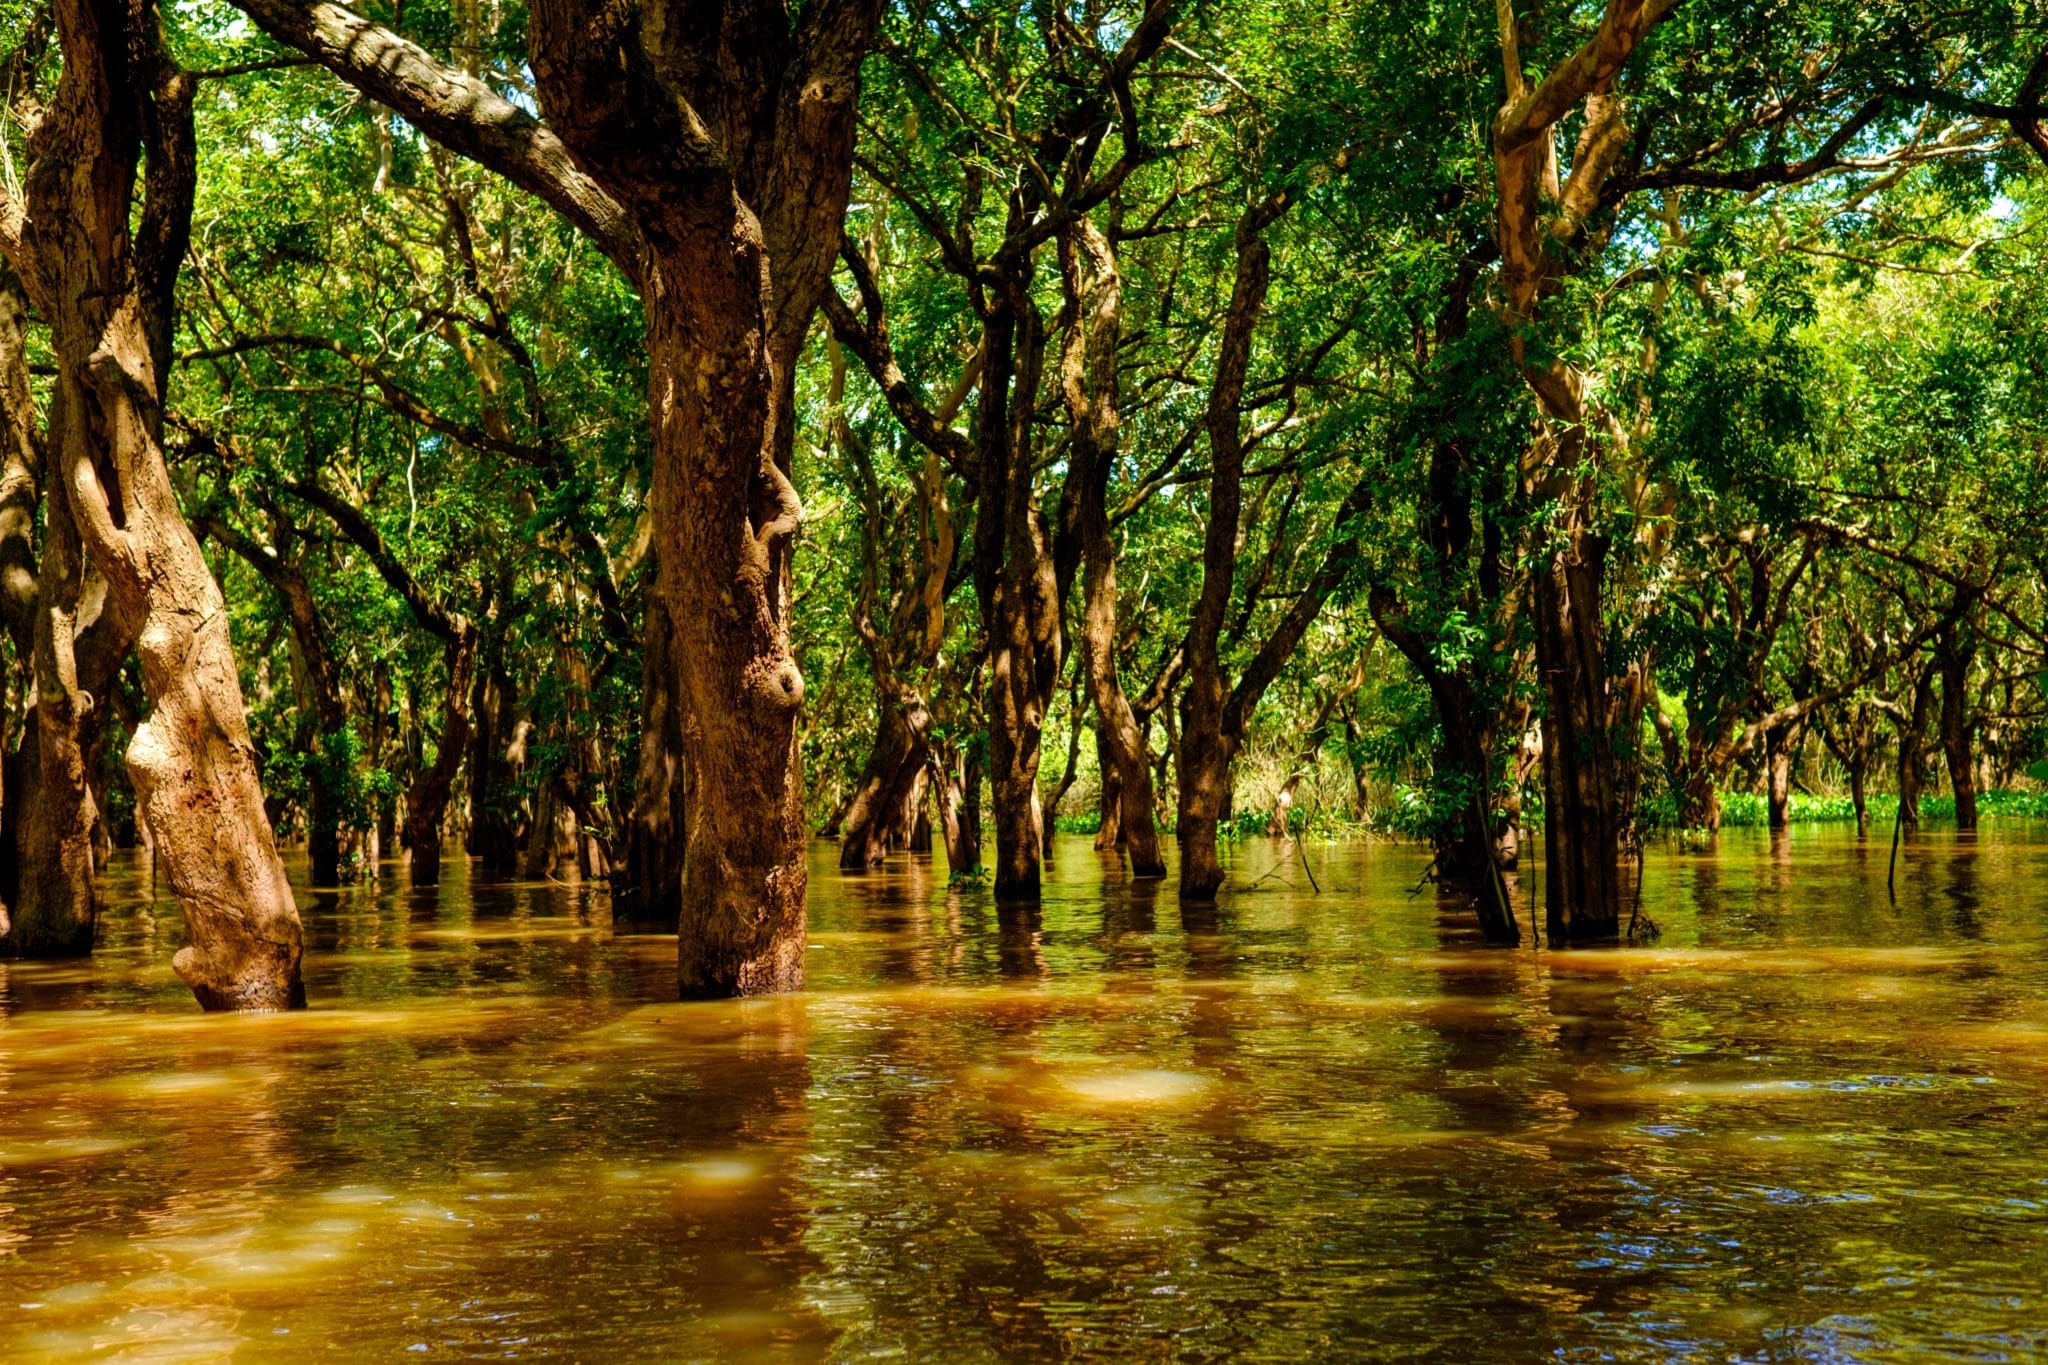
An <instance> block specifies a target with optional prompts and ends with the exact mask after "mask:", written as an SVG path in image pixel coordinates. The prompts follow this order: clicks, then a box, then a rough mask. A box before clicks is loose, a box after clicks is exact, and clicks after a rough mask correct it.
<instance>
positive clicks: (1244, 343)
mask: <svg viewBox="0 0 2048 1365" xmlns="http://www.w3.org/2000/svg"><path fill="white" fill-rule="evenodd" d="M1284 204H1285V201H1284V200H1269V201H1267V202H1266V203H1264V204H1261V205H1257V206H1255V207H1253V208H1251V209H1249V210H1247V211H1246V212H1245V213H1244V214H1243V215H1242V216H1241V217H1240V218H1239V219H1238V223H1237V228H1236V233H1235V243H1234V245H1235V247H1236V252H1237V266H1236V273H1235V278H1234V280H1233V281H1232V285H1231V294H1230V305H1229V311H1228V313H1226V315H1225V317H1224V324H1223V335H1222V339H1221V341H1220V343H1219V345H1218V349H1217V356H1216V373H1215V377H1214V379H1213V380H1212V381H1211V383H1210V388H1209V401H1208V405H1207V409H1206V411H1205V413H1204V417H1205V421H1206V426H1207V429H1208V436H1209V452H1210V457H1211V466H1212V467H1211V472H1210V475H1209V517H1208V522H1207V525H1206V526H1205V528H1204V532H1203V541H1202V588H1201V594H1200V596H1199V597H1198V599H1197V601H1196V604H1195V614H1194V621H1193V623H1192V624H1191V625H1190V626H1189V629H1188V644H1187V651H1188V681H1187V690H1186V692H1185V694H1184V695H1183V696H1182V698H1181V733H1180V822H1179V825H1178V828H1177V831H1176V833H1177V836H1178V838H1179V839H1180V893H1181V895H1182V896H1183V897H1184V898H1186V899H1189V900H1210V899H1213V898H1214V897H1215V895H1216V892H1217V889H1218V888H1219V887H1221V886H1222V885H1223V864H1222V862H1221V860H1220V859H1219V858H1218V857H1217V852H1216V832H1217V828H1218V825H1219V822H1220V820H1221V817H1222V814H1223V807H1224V803H1225V802H1226V801H1227V800H1228V797H1229V786H1230V762H1231V759H1232V758H1233V757H1234V756H1235V755H1234V752H1233V751H1234V748H1235V743H1234V740H1235V737H1234V736H1231V735H1227V734H1225V733H1224V709H1225V704H1226V703H1227V701H1228V700H1229V698H1228V693H1227V690H1226V688H1225V686H1224V681H1223V666H1222V662H1221V660H1220V659H1219V658H1218V654H1217V646H1218V642H1219V637H1220V635H1221V634H1222V629H1223V617H1224V613H1225V611H1226V610H1227V609H1228V608H1229V605H1230V591H1231V582H1232V579H1233V577H1234V575H1235V570H1236V565H1237V539H1238V521H1239V517H1240V514H1241V510H1242V507H1243V502H1244V460H1245V442H1244V434H1243V432H1242V430H1241V425H1242V422H1243V414H1242V412H1241V408H1242V405H1243V400H1244V388H1245V379H1246V375H1247V372H1248V370H1249V368H1250V363H1251V348H1252V335H1253V333H1254V331H1255V330H1256V329H1257V326H1258V320H1259V315H1260V313H1261V312H1262V310H1263V309H1264V308H1265V304H1266V291H1267V289H1268V287H1269V286H1270V285H1271V283H1272V274H1273V271H1272V259H1273V253H1272V248H1271V247H1269V246H1268V245H1267V244H1266V241H1265V239H1264V237H1263V236H1261V234H1262V233H1263V232H1264V231H1265V229H1266V228H1267V227H1268V226H1270V225H1271V224H1272V222H1273V221H1274V220H1275V219H1276V218H1278V217H1279V216H1280V213H1281V210H1282V208H1283V207H1284Z"/></svg>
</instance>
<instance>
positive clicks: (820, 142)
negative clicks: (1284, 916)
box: [0, 0, 2048, 1008]
mask: <svg viewBox="0 0 2048 1365" xmlns="http://www.w3.org/2000/svg"><path fill="white" fill-rule="evenodd" d="M0 61H4V64H5V65H4V69H0V84H4V100H5V111H4V115H0V118H4V122H0V152H4V157H0V257H4V262H5V265H4V269H0V459H4V468H0V608H4V614H5V625H6V634H7V644H8V648H9V658H10V663H9V667H8V672H7V685H6V692H5V700H6V703H7V706H6V711H5V716H6V721H7V732H6V733H7V746H6V750H7V752H6V784H5V796H4V805H0V900H4V903H5V906H6V910H5V912H4V915H5V917H4V918H0V946H4V948H5V949H6V950H8V951H12V952H15V953H19V954H27V955H60V954H66V953H76V952H83V951H87V950H89V948H90V945H91V939H92V932H93V922H94V915H95V913H96V900H95V896H96V892H95V889H94V877H93V871H94V867H95V863H96V860H98V859H100V858H103V857H104V850H105V846H106V845H107V843H108V842H109V841H110V840H112V839H115V838H117V837H118V838H122V839H126V838H129V837H140V838H143V839H146V840H147V841H148V842H149V843H150V845H151V846H152V847H153V849H154V850H155V853H156V856H157V857H158V858H159V859H160V862H161V866H162V868H163V869H164V871H165V873H166V874H167V877H168V881H169V884H170V888H171V890H172V891H173V893H174V894H175V895H176V896H177V898H178V899H179V901H180V903H181V904H182V906H183V907H184V910H185V914H186V921H187V925H188V933H189V938H190V944H189V946H188V947H187V948H185V949H184V950H182V951H181V952H180V954H179V955H178V959H177V963H176V966H177V969H178V971H179V973H180V974H181V975H182V976H183V977H184V978H185V980H186V981H188V982H189V983H190V984H191V985H192V987H193V989H194V991H195V993H196V994H197V995H198V997H199V999H200V1001H201V1003H202V1004H204V1005H206V1006H208V1007H215V1008H264V1007H270V1008H275V1007H283V1006H288V1005H293V1004H297V1003H300V1002H301V1001H302V1000H303V990H302V988H301V986H300V982H299V957H300V952H301V933H300V928H299V922H298V917H297V912H296V909H295V906H294V902H293V898H292V893H291V890H290V887H289V886H288V884H287V882H286V879H285V875H284V871H283V867H282V864H281V863H280V860H279V857H278V853H277V845H278V839H279V837H280V833H281V832H282V833H285V834H290V835H292V836H293V837H303V838H304V840H305V842H306V845H307V848H308V851H309V855H310V859H311V864H312V876H313V878H314V880H315V881H316V882H318V883H322V884H327V883H332V882H334V881H337V880H341V879H344V878H346V877H348V876H351V875H357V874H359V873H369V874H374V872H375V869H376V868H377V866H378V864H379V862H380V860H382V859H384V858H386V857H388V856H390V855H392V854H393V853H395V852H399V851H402V852H403V854H404V856H405V858H406V860H407V862H408V865H409V874H408V875H410V876H411V877H412V878H413V880H414V881H415V882H419V883H430V882H432V881H434V880H435V879H436V878H437V877H438V875H439V869H440V865H441V861H442V858H443V847H444V842H445V841H447V840H449V839H451V838H453V839H460V840H461V841H462V843H463V845H464V846H465V849H466V852H467V853H468V854H469V855H471V856H473V857H475V858H476V859H477V860H478V864H477V865H478V867H479V869H480V870H481V871H482V872H483V873H485V874H500V875H528V876H586V877H606V878H609V879H610V880H611V882H612V885H613V888H614V899H615V907H616V913H617V914H618V915H619V916H621V917H622V918H626V917H631V918H634V919H638V920H642V921H646V922H650V923H654V924H657V925H660V926H662V927H664V928H667V927H671V926H672V927H674V928H675V930H676V932H677V938H678V944H679V967H678V983H679V988H680V990H681V992H682V993H683V994H684V995H686V996H701V995H729V994H747V993H754V992H764V991H776V990H784V989H790V988H794V987H796V986H798V985H800V984H801V979H802V960H803V958H802V954H803V929H804V925H803V908H804V896H805V881H806V871H805V866H806V863H805V852H806V845H807V843H808V841H809V839H810V837H811V836H812V834H813V833H814V832H817V831H821V830H822V831H824V832H827V833H831V834H835V835H836V836H837V837H838V838H839V840H840V844H839V849H840V863H841V866H842V867H843V868H845V869H848V870H855V871H857V870H859V869H862V868H865V867H867V866H869V865H872V864H874V863H876V862H878V861H880V860H881V859H882V858H883V856H884V855H885V854H886V853H887V852H888V851H889V850H891V849H892V848H898V847H902V846H904V845H906V844H907V845H911V846H918V845H920V844H922V845H923V846H925V847H929V846H930V844H931V843H932V842H933V840H934V828H933V827H934V825H936V827H937V837H938V839H939V840H941V841H942V842H943V844H944V846H945V850H946V855H947V857H948V860H949V863H950V864H951V866H952V867H953V868H954V869H955V872H956V874H961V875H970V874H971V875H980V870H981V869H982V867H983V866H984V865H986V866H987V868H988V873H987V875H989V876H990V877H991V878H992V880H993V883H994V890H995V893H996V894H997V895H998V896H999V897H1001V898H1003V899H1004V900H1006V901H1018V900H1022V901H1029V900H1030V899H1032V898H1034V897H1035V896H1036V895H1037V893H1038V882H1039V876H1040V868H1041V866H1042V863H1043V859H1044V855H1045V851H1046V849H1047V847H1048V841H1049V839H1050V836H1051V830H1052V822H1053V818H1054V814H1055V812H1056V811H1057V809H1058V807H1059V805H1060V802H1061V801H1062V800H1063V799H1064V798H1065V797H1066V796H1067V794H1068V792H1069V791H1070V789H1071V788H1072V787H1073V785H1074V781H1075V775H1076V772H1077V771H1078V770H1079V769H1080V768H1081V767H1083V766H1085V765H1086V764H1088V763H1092V765H1093V767H1094V769H1095V771H1096V773H1097V779H1096V781H1095V782H1094V784H1093V787H1094V790H1095V792H1096V800H1097V806H1098V815H1099V832H1098V834H1097V836H1096V838H1097V844H1098V847H1101V848H1103V849H1105V850H1120V851H1121V853H1122V854H1123V856H1124V857H1125V859H1126V860H1127V864H1128V868H1129V874H1130V875H1131V876H1133V877H1159V876H1164V875H1165V873H1166V860H1165V858H1164V856H1163V854H1162V847H1163V845H1164V844H1165V842H1166V841H1167V840H1168V839H1169V838H1172V839H1175V840H1177V842H1178V849H1179V857H1178V867H1179V872H1178V877H1179V890H1180V893H1181V894H1182V895H1183V896H1184V897H1188V898H1191V899H1203V898H1208V897H1213V896H1214V895H1215V894H1216V893H1217V890H1218V888H1219V887H1220V885H1221V884H1222V882H1223V879H1224V873H1223V868H1222V865H1221V862H1220V860H1219V854H1218V843H1219V838H1222V837H1224V833H1223V832H1224V831H1225V830H1226V828H1227V827H1228V824H1229V821H1230V820H1231V818H1232V814H1233V812H1232V805H1233V773H1234V771H1235V770H1236V766H1237V760H1238V758H1239V757H1240V755H1241V754H1243V753H1244V752H1245V750H1246V747H1247V745H1248V744H1250V743H1252V742H1253V741H1254V740H1255V739H1261V738H1263V739H1264V741H1265V742H1267V743H1269V744H1272V745H1275V746H1277V747H1279V748H1281V749H1283V750H1284V751H1286V752H1287V753H1289V754H1290V755H1294V756H1295V757H1296V761H1297V762H1298V763H1299V764H1302V765H1306V764H1310V763H1312V762H1314V761H1315V759H1316V757H1317V756H1318V755H1319V754H1320V753H1321V752H1322V751H1323V750H1324V749H1325V748H1326V747H1328V748H1341V749H1343V750H1345V751H1346V752H1347V754H1348V757H1349V759H1350V761H1351V762H1352V764H1353V766H1354V767H1355V768H1356V769H1357V770H1358V771H1359V772H1360V773H1361V774H1364V773H1367V772H1369V771H1370V772H1376V773H1379V774H1381V775H1382V776H1384V777H1387V778H1389V779H1392V780H1398V781H1399V782H1401V783H1402V784H1403V787H1404V792H1405V799H1404V802H1403V805H1402V814H1401V820H1402V822H1403V823H1404V825H1405V827H1406V828H1409V829H1411V830H1412V831H1414V832H1415V833H1417V834H1419V835H1421V836H1423V837H1426V838H1427V839H1429V840H1430V841H1431V842H1432V843H1433V845H1434V848H1435V852H1436V867H1437V872H1438V875H1439V876H1440V877H1441V878H1442V879H1444V880H1445V881H1447V882H1449V883H1452V884H1454V885H1456V886H1458V887H1460V888H1462V889H1463V890H1464V891H1465V892H1467V893H1468V894H1469V895H1470V896H1471V898H1472V902H1473V904H1474V905H1475V907H1476V909H1477V912H1478V917H1479V921H1480V923H1481V926H1482V927H1483V929H1484V930H1485V932H1486V935H1487V936H1488V938H1489V939H1492V940H1494V941H1499V942H1513V941H1515V940H1516V938H1517V932H1518V931H1517V928H1516V916H1515V914H1514V913H1513V912H1512V910H1511V908H1510V902H1509V897H1508V890H1507V885H1506V882H1505V880H1504V877H1503V871H1504V870H1505V869H1511V868H1513V867H1514V866H1515V865H1516V863H1517V861H1518V860H1519V858H1520V857H1521V856H1522V853H1523V850H1524V849H1525V848H1526V847H1527V843H1528V839H1527V837H1526V833H1525V826H1531V827H1534V826H1539V825H1540V830H1541V838H1542V841H1543V859H1542V879H1543V883H1544V888H1543V904H1544V907H1545V911H1546V914H1547V916H1548V924H1547V927H1546V931H1547V935H1548V937H1549V938H1550V939H1551V941H1552V942H1554V943H1576V942H1584V941H1591V940H1598V939H1602V938H1611V937H1613V936H1614V935H1615V934H1616V933H1617V932H1618V930H1619V925H1620V919H1621V913H1620V912H1621V906H1622V903H1623V901H1624V899H1625V896H1624V888H1625V885H1626V882H1627V876H1628V866H1629V858H1628V854H1629V853H1630V852H1631V851H1632V850H1633V849H1634V848H1635V847H1636V846H1639V844H1640V841H1641V839H1642V838H1643V836H1644V833H1645V831H1646V830H1648V829H1649V828H1650V827H1651V824H1652V818H1651V813H1652V812H1654V811H1668V812H1670V813H1671V814H1670V818H1673V819H1676V820H1677V821H1678V822H1679V823H1681V824H1683V825H1686V826H1688V827H1693V828H1705V829H1711V828H1713V827H1715V825H1716V824H1717V823H1718V819H1719V810H1718V801H1719V794H1720V793H1721V792H1722V791H1723V790H1724V789H1725V788H1726V787H1727V786H1728V784H1729V783H1730V782H1731V780H1733V779H1734V777H1735V775H1736V774H1737V773H1738V772H1739V771H1745V770H1746V771H1749V772H1752V773H1754V774H1755V777H1756V780H1758V781H1760V782H1762V783H1763V784H1764V785H1765V786H1766V787H1767V789H1768V791H1769V794H1770V799H1771V807H1772V815H1773V819H1774V820H1775V821H1782V819H1783V817H1784V811H1785V803H1786V800H1787V796H1788V792H1789V789H1790V785H1791V783H1792V782H1793V780H1794V772H1795V765H1796V763H1797V761H1798V759H1799V756H1800V755H1801V754H1807V755H1818V754H1822V753H1824V754H1825V755H1827V756H1828V759H1827V761H1828V765H1829V768H1830V770H1831V771H1832V772H1835V773H1838V774H1840V776H1841V779H1842V780H1843V781H1844V783H1845V784H1846V785H1847V786H1848V787H1849V788H1850V789H1851V791H1852V793H1853V796H1854V799H1855V802H1856V808H1857V811H1858V814H1859V818H1862V817H1863V815H1864V812H1865V810H1866V805H1865V798H1866V793H1867V791H1868V790H1869V787H1870V784H1871V782H1872V780H1873V778H1874V777H1878V776H1879V775H1881V774H1887V773H1888V774H1891V775H1892V776H1891V777H1890V778H1883V779H1882V780H1886V781H1890V780H1894V779H1895V781H1896V784H1897V787H1898V790H1899V792H1900V794H1901V796H1902V797H1903V798H1905V799H1904V800H1902V802H1901V807H1900V809H1901V812H1902V819H1908V820H1910V819H1911V818H1913V812H1914V811H1915V809H1916V807H1915V805H1914V803H1913V798H1915V797H1917V795H1918V793H1919V791H1920V789H1921V787H1922V786H1923V784H1924V783H1925V781H1926V775H1927V774H1928V772H1929V771H1930V769H1931V768H1933V767H1934V760H1935V759H1936V757H1937V756H1939V758H1940V759H1941V760H1942V761H1943V765H1944V766H1945V770H1946V774H1947V782H1948V784H1949V787H1950V788H1951V790H1952V792H1953V794H1954V796H1955V802H1956V810H1957V820H1958V822H1959V823H1963V824H1970V823H1974V820H1975V808H1974V807H1975V800H1974V794H1975V793H1976V792H1977V791H1978V790H1979V789H1980V788H1982V787H1983V786H1985V785H1986V784H1993V785H1998V784H2006V783H2010V782H2011V781H2012V780H2014V779H2015V777H2016V776H2017V775H2018V774H2020V773H2022V772H2024V771H2025V770H2026V769H2027V768H2028V766H2029V765H2030V764H2032V763H2033V762H2034V760H2035V759H2037V758H2038V757H2040V755H2039V754H2037V753H2036V752H2035V749H2036V745H2037V742H2038V740H2037V736H2038V735H2039V734H2040V733H2041V731H2042V727H2041V724H2040V717H2041V715H2042V713H2043V709H2044V694H2043V684H2042V681H2041V678H2042V674H2041V661H2042V654H2043V650H2044V646H2048V634H2044V629H2048V598H2044V595H2043V592H2042V589H2041V584H2042V573H2043V570H2044V567H2048V564H2044V562H2043V558H2042V556H2043V555H2044V553H2048V551H2044V549H2043V547H2044V546H2048V537H2044V535H2043V531H2044V530H2048V402H2044V397H2048V394H2044V385H2048V345H2044V342H2043V340H2042V338H2043V337H2044V335H2048V328H2044V325H2043V324H2044V322H2048V286H2044V285H2043V284H2042V280H2043V278H2044V272H2043V266H2044V264H2048V260H2044V245H2048V200H2044V197H2043V194H2042V190H2041V180H2040V176H2041V171H2042V168H2043V166H2044V165H2048V123H2044V119H2048V111H2044V107H2043V100H2044V96H2048V9H2044V7H2043V5H2042V4H2041V3H2040V0H1995V3H1989V4H1982V5H1977V6H1970V7H1959V8H1956V9H1953V10H1950V9H1941V8H1929V7H1926V6H1921V5H1917V4H1912V3H1906V0H1878V3H1875V4H1872V3H1869V2H1868V0H1856V3H1848V2H1847V0H1793V3H1790V4H1786V5H1779V6H1769V7H1759V6H1753V5H1747V4H1738V3H1732V2H1730V3H1724V2H1723V0H1684V3H1676V0H1606V2H1605V3H1602V4H1580V5H1567V4H1559V3H1554V0H1541V2H1540V3H1538V2H1536V0H1520V3H1510V0H1497V3H1496V6H1495V7H1494V9H1493V10H1492V11H1491V12H1488V11H1486V10H1484V9H1483V8H1481V7H1477V6H1474V5H1472V4H1456V5H1452V4H1438V3H1427V4H1414V5H1401V6H1389V5H1372V4H1344V3H1337V4H1329V3H1316V0H1256V3H1245V4H1237V5H1216V4H1208V5H1203V4H1195V3H1190V2H1189V0H1145V3H1143V4H1134V3H1129V2H1128V0H1076V2H1075V3H1064V2H1063V3H1040V2H1039V0H1032V3H1015V2H1014V0H1000V2H999V3H994V4H971V5H970V4H959V3H953V2H952V0H930V2H929V3H926V2H924V0H910V3H901V4H891V5H887V6H885V5H883V4H882V3H880V0H807V2H806V3H804V4H802V5H799V6H796V7H795V8H792V7H790V6H789V5H787V4H784V3H779V2H778V0H726V2H725V3H723V4H718V5H698V4H682V3H676V0H638V3H624V4H620V3H607V4H598V3H595V0H531V3H530V4H526V5H520V4H517V3H512V2H511V0H414V2H413V3H411V4H406V3H404V0H397V3H385V2H384V0H380V2H379V3H376V4H365V5H364V6H363V7H362V8H360V9H351V8H349V7H348V6H345V5H343V4H340V3H333V2H332V0H233V3H229V0H206V2H205V3H198V4H191V5H181V6H177V7H175V8H172V9H159V8H157V7H156V6H154V5H152V4H149V3H147V0H0ZM1048 740H1050V743H1051V745H1052V747H1053V754H1052V756H1051V758H1050V759H1049V760H1048V758H1047V755H1046V754H1045V752H1044V751H1045V748H1046V746H1047V743H1048ZM1809 766H1811V764H1809ZM806 767H808V769H809V777H810V780H809V782H808V783H807V782H806V780H805V779H806ZM1361 790H1362V786H1361ZM1532 797H1533V798H1534V799H1533V800H1531V799H1530V798H1532ZM984 812H986V815H984ZM1539 812H1540V819H1539V818H1537V817H1538V814H1539ZM934 817H935V818H934ZM1280 818H1281V819H1283V820H1284V818H1285V811H1284V800H1283V802H1282V810H1281V815H1280ZM985 823H986V825H987V826H989V827H991V828H990V829H989V831H988V834H989V835H991V836H992V838H988V837H985V834H984V824H985ZM990 843H992V848H991V849H989V850H988V851H986V852H985V851H984V847H985V845H986V844H990Z"/></svg>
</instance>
